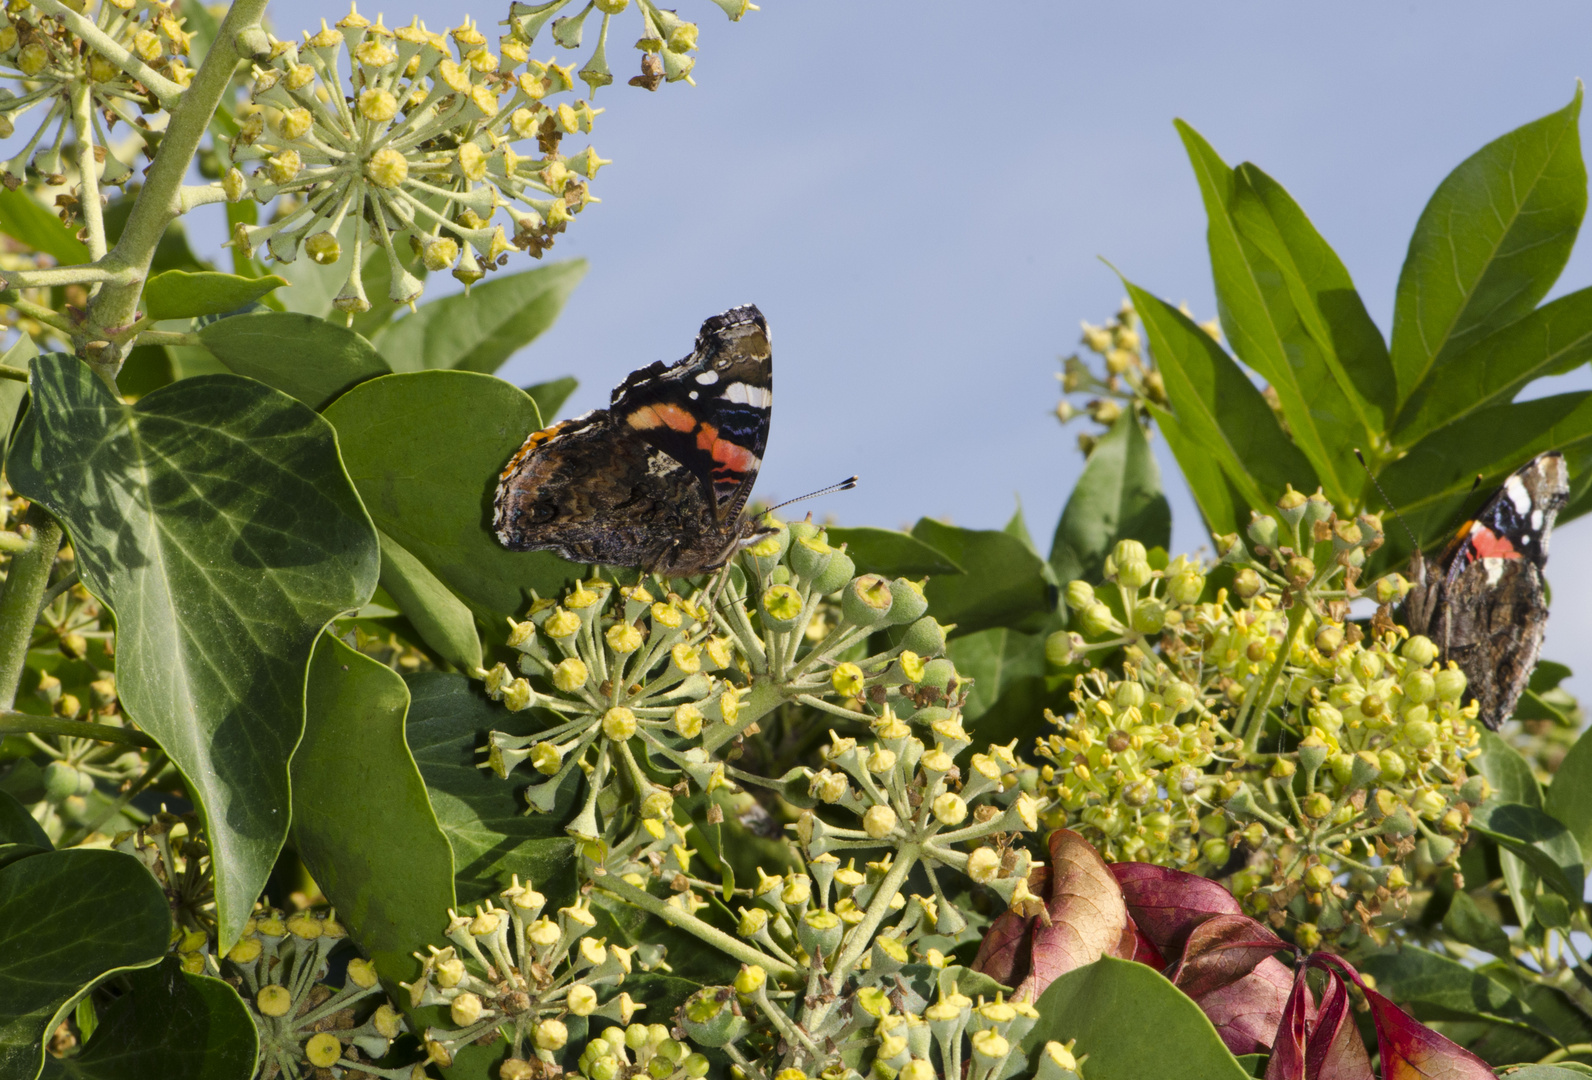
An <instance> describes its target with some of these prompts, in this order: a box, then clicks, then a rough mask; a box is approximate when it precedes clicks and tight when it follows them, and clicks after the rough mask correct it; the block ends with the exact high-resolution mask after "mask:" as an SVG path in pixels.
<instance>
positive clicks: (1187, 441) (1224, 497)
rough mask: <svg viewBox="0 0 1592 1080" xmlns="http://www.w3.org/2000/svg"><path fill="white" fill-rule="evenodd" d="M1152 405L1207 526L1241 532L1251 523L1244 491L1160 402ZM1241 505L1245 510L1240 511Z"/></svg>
mask: <svg viewBox="0 0 1592 1080" xmlns="http://www.w3.org/2000/svg"><path fill="white" fill-rule="evenodd" d="M1149 409H1150V415H1151V416H1153V417H1155V426H1156V427H1158V428H1160V429H1161V434H1162V435H1163V436H1165V437H1166V445H1167V448H1168V449H1170V450H1171V451H1172V457H1174V458H1175V459H1176V460H1177V465H1178V471H1179V472H1181V473H1182V474H1183V482H1184V483H1186V484H1187V485H1188V489H1189V494H1191V495H1193V496H1194V504H1195V505H1196V506H1198V507H1199V508H1200V517H1202V518H1204V519H1205V530H1206V531H1207V532H1209V533H1210V534H1211V535H1212V536H1226V535H1229V534H1231V533H1235V532H1239V531H1240V529H1241V527H1242V526H1244V525H1247V524H1248V523H1249V515H1248V513H1247V510H1248V502H1247V500H1246V499H1245V498H1244V495H1243V493H1242V492H1240V491H1239V490H1238V489H1237V488H1235V487H1234V486H1233V482H1232V481H1231V480H1229V479H1227V474H1226V473H1224V472H1223V471H1222V467H1221V466H1220V465H1219V464H1217V461H1216V459H1215V458H1214V457H1212V456H1211V455H1210V454H1207V453H1205V452H1204V450H1202V449H1201V448H1200V445H1199V444H1198V443H1197V442H1195V441H1194V440H1193V439H1191V438H1190V437H1189V435H1188V433H1187V432H1186V431H1185V430H1184V429H1183V425H1182V424H1180V423H1178V419H1177V417H1175V416H1173V415H1172V414H1171V413H1170V412H1169V411H1167V410H1166V409H1163V408H1161V407H1160V406H1158V405H1153V404H1152V405H1150V406H1149ZM1240 509H1242V510H1244V511H1246V512H1245V513H1243V514H1242V515H1240V512H1239V511H1240ZM1240 516H1242V518H1243V520H1242V521H1240V520H1239V518H1240Z"/></svg>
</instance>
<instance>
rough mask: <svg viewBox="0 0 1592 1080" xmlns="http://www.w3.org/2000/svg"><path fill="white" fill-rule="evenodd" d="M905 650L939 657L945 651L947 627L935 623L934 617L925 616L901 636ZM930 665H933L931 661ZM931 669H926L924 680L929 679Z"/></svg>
mask: <svg viewBox="0 0 1592 1080" xmlns="http://www.w3.org/2000/svg"><path fill="white" fill-rule="evenodd" d="M901 645H902V647H903V648H906V649H910V650H911V651H912V652H915V653H917V654H918V655H919V656H937V655H939V654H940V653H942V652H944V651H945V627H943V626H941V625H940V624H939V623H937V622H935V621H934V616H932V615H925V616H923V618H921V619H919V620H918V621H917V622H915V623H913V624H912V625H911V626H909V627H907V632H906V633H905V634H903V635H902V636H901ZM929 663H930V665H932V664H933V661H932V660H931V661H930V662H929ZM929 670H930V669H929V667H925V668H924V672H925V674H924V676H923V677H924V678H925V679H928V678H929V677H930V676H929V674H928V671H929Z"/></svg>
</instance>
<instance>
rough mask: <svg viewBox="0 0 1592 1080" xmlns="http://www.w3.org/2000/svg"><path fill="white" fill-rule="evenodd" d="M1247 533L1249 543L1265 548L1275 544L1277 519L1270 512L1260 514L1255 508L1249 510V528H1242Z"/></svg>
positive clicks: (1273, 546)
mask: <svg viewBox="0 0 1592 1080" xmlns="http://www.w3.org/2000/svg"><path fill="white" fill-rule="evenodd" d="M1244 531H1245V532H1246V533H1248V534H1249V540H1250V543H1253V544H1257V545H1259V546H1261V547H1265V548H1275V547H1276V546H1277V519H1276V518H1274V517H1272V516H1271V515H1270V514H1262V513H1260V512H1259V511H1257V510H1251V511H1250V512H1249V528H1247V529H1245V530H1244Z"/></svg>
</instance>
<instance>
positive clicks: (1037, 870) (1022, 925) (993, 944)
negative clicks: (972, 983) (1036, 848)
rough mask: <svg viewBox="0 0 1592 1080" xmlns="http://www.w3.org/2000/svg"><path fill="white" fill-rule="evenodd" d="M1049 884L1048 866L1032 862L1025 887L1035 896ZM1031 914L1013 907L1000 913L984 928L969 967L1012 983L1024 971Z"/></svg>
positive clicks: (1026, 963) (1039, 894) (1002, 981)
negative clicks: (988, 926)
mask: <svg viewBox="0 0 1592 1080" xmlns="http://www.w3.org/2000/svg"><path fill="white" fill-rule="evenodd" d="M1049 885H1050V868H1049V867H1048V866H1036V867H1034V868H1033V870H1031V871H1029V874H1028V888H1029V890H1030V891H1031V892H1033V893H1034V895H1036V896H1044V895H1045V890H1046V889H1047V887H1048V886H1049ZM1037 921H1038V920H1037V918H1036V917H1035V916H1032V915H1030V916H1027V917H1024V916H1022V915H1019V914H1018V913H1017V912H1015V911H1007V912H1004V913H1003V914H1001V915H1000V916H999V917H998V918H996V920H995V921H994V922H993V923H992V924H990V928H989V929H988V930H986V931H984V940H983V941H981V942H979V943H978V955H977V956H975V957H974V958H973V970H974V971H981V972H983V973H984V974H985V975H988V976H989V977H990V978H992V979H994V980H995V981H996V982H999V983H1005V984H1006V985H1007V986H1016V985H1017V980H1018V979H1019V978H1021V977H1022V976H1024V975H1027V974H1028V954H1029V948H1030V946H1031V944H1032V942H1031V932H1032V930H1033V927H1034V923H1035V922H1037Z"/></svg>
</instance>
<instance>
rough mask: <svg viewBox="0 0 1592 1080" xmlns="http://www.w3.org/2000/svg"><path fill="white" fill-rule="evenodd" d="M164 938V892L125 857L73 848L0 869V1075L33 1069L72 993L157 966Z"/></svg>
mask: <svg viewBox="0 0 1592 1080" xmlns="http://www.w3.org/2000/svg"><path fill="white" fill-rule="evenodd" d="M170 935H171V915H170V913H169V912H168V911H167V909H166V896H165V894H164V893H162V892H161V891H160V886H159V885H157V884H156V883H155V879H154V878H153V877H152V876H151V875H150V873H149V871H148V870H145V869H144V864H143V863H141V862H139V861H138V860H137V859H135V858H133V857H132V856H131V855H126V854H123V853H122V852H120V851H103V850H96V849H92V848H75V849H73V850H71V851H48V852H44V853H43V854H39V855H34V856H32V857H31V858H27V859H20V860H18V861H16V862H14V863H11V864H10V865H9V866H6V867H3V868H0V1076H6V1077H15V1078H17V1080H32V1078H33V1077H35V1076H37V1075H38V1074H39V1070H40V1069H41V1068H42V1067H43V1065H44V1039H45V1037H46V1036H47V1035H48V1034H49V1033H50V1032H52V1031H54V1030H55V1029H56V1027H57V1026H58V1025H59V1024H60V1023H61V1020H62V1019H63V1018H64V1017H65V1016H66V1013H67V1010H68V1009H69V1008H70V1007H71V1005H72V1004H73V1003H74V1002H75V1001H76V1000H77V998H78V996H79V995H81V994H82V993H83V992H84V991H85V990H87V989H88V988H89V987H91V986H93V985H94V984H95V983H97V982H99V981H100V980H101V979H104V978H105V977H106V976H108V975H112V974H115V973H116V972H118V971H126V970H128V969H130V968H138V967H147V966H149V965H150V964H153V963H156V962H157V961H158V960H159V959H160V958H161V956H162V955H163V954H164V953H165V951H166V946H167V944H168V942H169V939H170Z"/></svg>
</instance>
